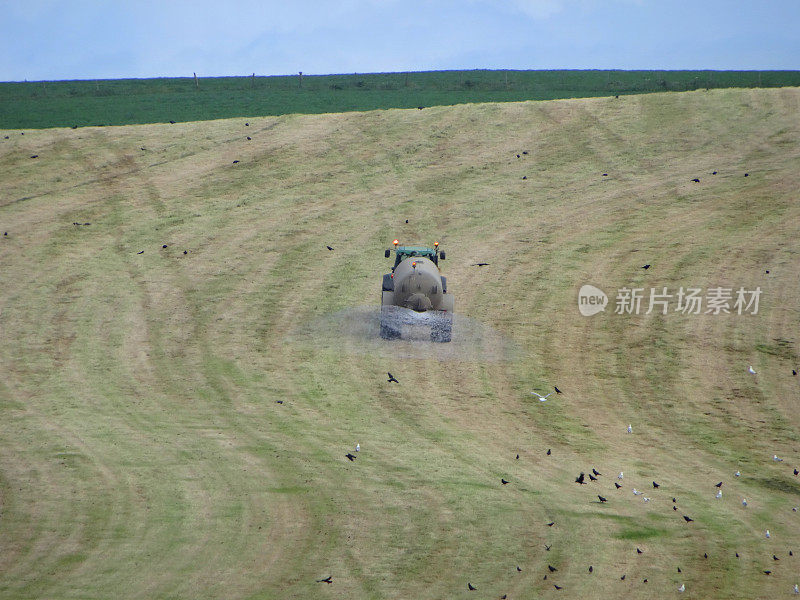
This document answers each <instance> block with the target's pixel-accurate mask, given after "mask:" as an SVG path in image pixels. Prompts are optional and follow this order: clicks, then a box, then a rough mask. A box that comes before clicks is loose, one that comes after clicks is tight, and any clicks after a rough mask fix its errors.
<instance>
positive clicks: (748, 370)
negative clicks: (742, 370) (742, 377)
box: [747, 365, 756, 375]
mask: <svg viewBox="0 0 800 600" xmlns="http://www.w3.org/2000/svg"><path fill="white" fill-rule="evenodd" d="M747 372H748V373H750V375H755V374H756V370H755V369H754V368H753V365H750V366H749V367H747Z"/></svg>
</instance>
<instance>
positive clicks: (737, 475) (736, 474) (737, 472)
mask: <svg viewBox="0 0 800 600" xmlns="http://www.w3.org/2000/svg"><path fill="white" fill-rule="evenodd" d="M733 476H734V477H741V476H742V474H741V473H739V471H736V473H734V474H733Z"/></svg>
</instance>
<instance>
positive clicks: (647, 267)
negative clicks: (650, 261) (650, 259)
mask: <svg viewBox="0 0 800 600" xmlns="http://www.w3.org/2000/svg"><path fill="white" fill-rule="evenodd" d="M642 268H643V269H644V270H645V271H647V269H649V268H650V265H645V266H643V267H642Z"/></svg>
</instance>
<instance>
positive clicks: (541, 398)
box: [531, 392, 553, 402]
mask: <svg viewBox="0 0 800 600" xmlns="http://www.w3.org/2000/svg"><path fill="white" fill-rule="evenodd" d="M552 393H553V392H550V394H552ZM531 394H533V395H534V396H536V397H538V398H539V402H544V401H545V400H547V396H549V395H550V394H547V396H542V395H541V394H537V393H536V392H531Z"/></svg>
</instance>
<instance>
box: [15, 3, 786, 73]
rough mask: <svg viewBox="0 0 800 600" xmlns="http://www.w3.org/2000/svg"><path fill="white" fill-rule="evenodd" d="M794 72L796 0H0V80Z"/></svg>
mask: <svg viewBox="0 0 800 600" xmlns="http://www.w3.org/2000/svg"><path fill="white" fill-rule="evenodd" d="M478 68H488V69H612V68H613V69H754V70H760V69H790V70H796V69H799V68H800V0H748V1H740V0H427V1H426V0H335V1H334V0H314V1H308V2H302V1H292V0H283V1H280V2H276V1H273V0H231V1H222V0H192V1H189V0H175V1H171V0H160V1H151V0H138V1H137V0H105V1H103V0H0V81H21V80H24V79H27V80H39V79H47V80H54V79H95V78H122V77H160V76H189V77H190V76H191V75H192V72H197V74H198V76H220V75H247V74H250V73H253V72H255V73H256V74H257V75H282V74H289V73H296V72H298V71H303V72H304V73H309V74H323V73H354V72H360V73H366V72H382V71H426V70H440V69H478Z"/></svg>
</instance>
